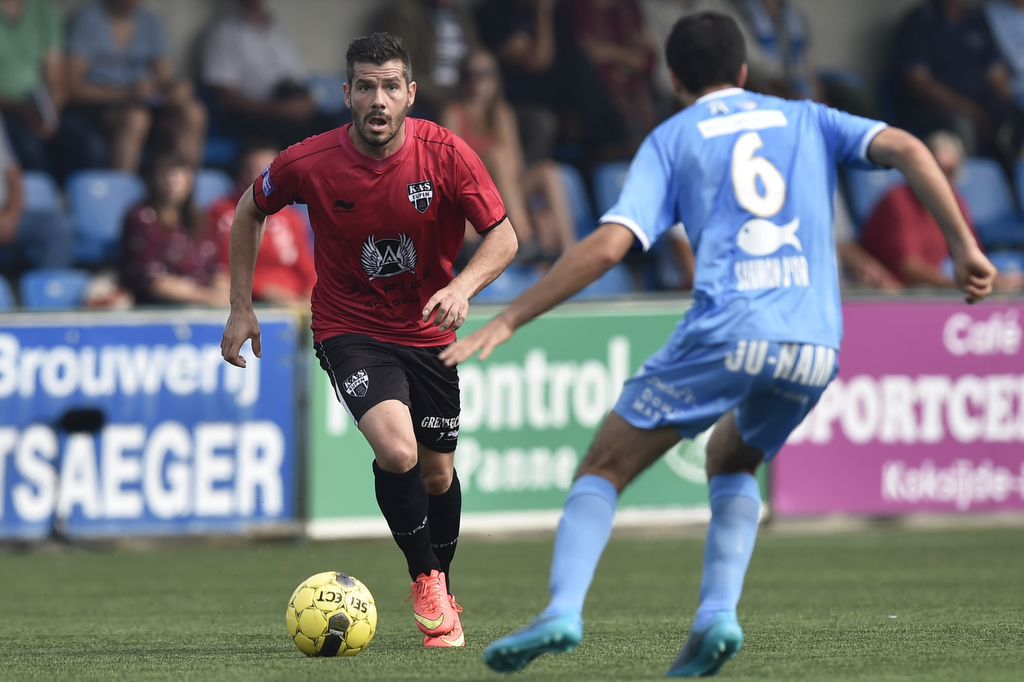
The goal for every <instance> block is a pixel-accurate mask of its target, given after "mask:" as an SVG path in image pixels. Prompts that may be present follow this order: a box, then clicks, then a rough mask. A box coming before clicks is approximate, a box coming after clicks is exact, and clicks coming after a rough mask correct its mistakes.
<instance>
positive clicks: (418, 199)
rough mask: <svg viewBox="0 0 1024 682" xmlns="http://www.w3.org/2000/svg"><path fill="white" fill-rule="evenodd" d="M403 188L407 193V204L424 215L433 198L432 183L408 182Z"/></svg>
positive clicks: (422, 181) (423, 181)
mask: <svg viewBox="0 0 1024 682" xmlns="http://www.w3.org/2000/svg"><path fill="white" fill-rule="evenodd" d="M405 188H406V189H407V190H408V191H409V203H411V204H412V205H413V208H415V209H416V210H417V211H419V212H420V213H426V212H427V208H429V207H430V200H431V199H433V198H434V183H432V182H431V181H430V180H420V181H419V182H410V183H409V184H408V185H406V186H405Z"/></svg>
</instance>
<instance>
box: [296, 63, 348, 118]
mask: <svg viewBox="0 0 1024 682" xmlns="http://www.w3.org/2000/svg"><path fill="white" fill-rule="evenodd" d="M306 85H307V86H308V87H309V94H310V97H312V98H313V101H314V102H316V107H317V109H319V110H320V112H321V113H323V114H328V115H331V114H340V113H341V112H343V111H345V110H346V109H348V106H346V105H345V88H344V85H345V75H344V74H336V73H315V74H313V75H311V76H310V77H309V80H308V81H306Z"/></svg>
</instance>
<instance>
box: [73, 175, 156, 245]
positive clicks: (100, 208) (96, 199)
mask: <svg viewBox="0 0 1024 682" xmlns="http://www.w3.org/2000/svg"><path fill="white" fill-rule="evenodd" d="M145 196H146V185H145V183H143V182H142V178H140V177H139V176H138V175H135V174H134V173H125V172H123V171H116V170H85V171H79V172H77V173H74V174H72V175H71V177H69V178H68V182H67V197H68V212H69V213H70V215H71V220H72V221H73V222H74V223H75V231H76V234H77V238H76V240H75V262H77V263H81V264H86V265H107V264H112V263H114V262H115V261H116V260H117V257H118V254H119V253H120V250H121V231H122V229H123V227H124V217H125V214H127V213H128V209H130V208H131V207H132V206H133V205H135V204H137V203H138V202H140V201H142V199H143V198H144V197H145Z"/></svg>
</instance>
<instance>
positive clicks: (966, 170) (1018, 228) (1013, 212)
mask: <svg viewBox="0 0 1024 682" xmlns="http://www.w3.org/2000/svg"><path fill="white" fill-rule="evenodd" d="M956 186H957V189H959V190H960V193H961V194H962V195H963V197H964V201H966V202H967V207H968V209H970V212H971V217H972V218H973V219H974V227H975V229H976V230H977V232H978V240H979V241H981V243H982V245H983V246H984V247H985V248H987V249H997V248H1001V247H1019V246H1020V245H1021V243H1024V220H1021V218H1020V214H1019V213H1018V211H1017V207H1016V206H1014V203H1013V196H1012V194H1011V192H1010V186H1009V183H1008V182H1007V181H1006V176H1005V175H1004V174H1003V169H1002V168H1001V167H1000V166H999V163H998V162H996V161H995V160H993V159H984V158H970V159H966V160H965V161H964V165H963V169H962V170H961V172H960V177H959V178H957V182H956Z"/></svg>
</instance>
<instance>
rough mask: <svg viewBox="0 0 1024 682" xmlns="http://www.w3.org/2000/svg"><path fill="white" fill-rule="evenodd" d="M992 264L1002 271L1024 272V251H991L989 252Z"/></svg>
mask: <svg viewBox="0 0 1024 682" xmlns="http://www.w3.org/2000/svg"><path fill="white" fill-rule="evenodd" d="M985 255H987V256H988V259H989V260H990V261H992V265H994V266H996V270H998V271H999V272H1001V273H1004V274H1006V273H1018V274H1024V252H1021V251H1011V250H1006V251H991V252H989V253H987V254H985Z"/></svg>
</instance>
